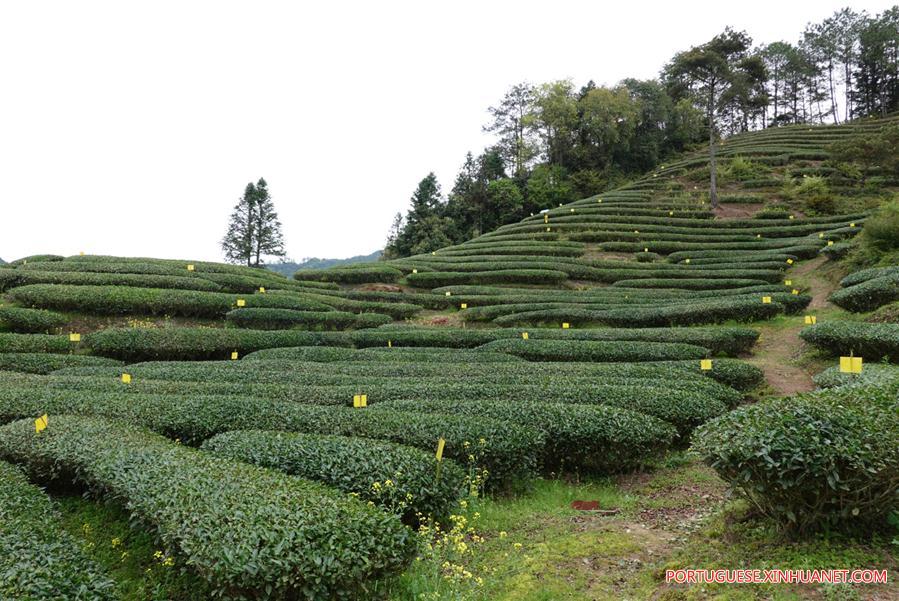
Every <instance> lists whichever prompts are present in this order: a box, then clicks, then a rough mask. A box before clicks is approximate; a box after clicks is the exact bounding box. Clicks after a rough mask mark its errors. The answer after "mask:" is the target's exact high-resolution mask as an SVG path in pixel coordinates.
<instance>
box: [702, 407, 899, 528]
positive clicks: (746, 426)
mask: <svg viewBox="0 0 899 601" xmlns="http://www.w3.org/2000/svg"><path fill="white" fill-rule="evenodd" d="M897 423H899V422H897V421H896V419H895V414H888V413H886V412H885V411H883V410H880V409H877V408H876V407H873V406H870V405H865V404H844V403H840V402H827V401H826V399H824V398H816V399H804V398H802V397H797V398H785V399H779V400H775V401H767V402H763V403H758V404H755V405H750V406H747V407H743V408H741V409H738V410H736V411H734V412H731V413H729V414H727V415H725V416H722V417H719V418H718V419H716V420H714V421H712V422H710V423H708V424H706V425H704V426H702V427H700V429H699V430H698V431H697V432H696V433H695V435H694V448H695V450H696V451H698V452H699V453H700V454H701V455H702V456H703V457H704V459H705V461H706V462H707V463H708V464H709V465H710V466H712V467H713V468H715V470H716V471H717V472H718V474H719V475H720V476H721V477H722V478H724V479H725V480H727V481H728V482H729V483H730V484H731V485H732V486H734V487H735V488H737V489H738V490H739V491H740V492H741V493H742V495H743V496H745V497H746V498H747V499H748V500H749V501H750V502H751V503H752V504H753V505H754V506H755V507H756V508H757V509H758V510H759V511H761V512H762V513H763V514H764V515H767V516H769V517H771V518H772V519H774V520H776V521H777V522H778V523H780V524H781V525H782V526H783V527H784V528H786V529H790V530H795V531H798V532H807V531H809V530H813V529H825V528H846V529H867V530H870V529H871V528H872V527H873V528H876V527H878V526H881V525H882V524H883V522H884V520H885V518H886V515H887V514H888V512H889V511H890V510H891V509H893V508H894V507H895V501H896V499H895V491H896V487H897V486H899V426H897Z"/></svg>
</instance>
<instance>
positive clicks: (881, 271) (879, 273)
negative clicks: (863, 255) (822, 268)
mask: <svg viewBox="0 0 899 601" xmlns="http://www.w3.org/2000/svg"><path fill="white" fill-rule="evenodd" d="M896 274H899V265H895V266H891V267H872V268H870V269H862V270H860V271H856V272H854V273H850V274H849V275H847V276H846V277H845V278H843V279H842V280H840V286H842V287H843V288H848V287H849V286H855V285H856V284H861V283H862V282H866V281H868V280H871V279H874V278H881V277H884V276H888V275H896Z"/></svg>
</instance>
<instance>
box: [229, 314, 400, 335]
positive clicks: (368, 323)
mask: <svg viewBox="0 0 899 601" xmlns="http://www.w3.org/2000/svg"><path fill="white" fill-rule="evenodd" d="M225 319H226V320H227V321H229V322H230V323H232V324H234V325H235V326H237V327H239V328H252V329H256V330H288V329H291V328H306V329H318V330H345V329H348V328H376V327H378V326H381V325H384V324H385V323H390V322H392V321H393V318H392V317H390V316H389V315H381V314H380V313H346V312H345V311H324V312H319V311H294V310H293V309H234V310H233V311H229V312H228V313H226V314H225Z"/></svg>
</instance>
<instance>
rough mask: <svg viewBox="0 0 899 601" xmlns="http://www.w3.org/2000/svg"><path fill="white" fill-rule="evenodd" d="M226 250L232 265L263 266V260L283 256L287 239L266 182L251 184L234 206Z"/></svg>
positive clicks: (223, 248) (226, 255)
mask: <svg viewBox="0 0 899 601" xmlns="http://www.w3.org/2000/svg"><path fill="white" fill-rule="evenodd" d="M222 251H223V252H224V253H225V260H226V261H228V262H229V263H243V264H246V266H247V267H261V266H262V257H263V256H266V255H269V256H276V257H283V256H284V255H285V251H284V236H283V234H282V233H281V222H280V221H279V220H278V214H277V213H276V212H275V205H274V203H273V202H272V199H271V196H270V195H269V192H268V184H267V183H266V181H265V180H264V179H261V178H260V180H259V182H258V183H257V184H255V185H254V184H253V183H252V182H250V183H249V184H247V187H246V188H245V189H244V193H243V196H242V197H241V198H240V200H238V201H237V204H236V205H235V206H234V211H233V212H232V213H231V221H230V223H229V224H228V232H227V233H226V234H225V237H224V238H223V239H222Z"/></svg>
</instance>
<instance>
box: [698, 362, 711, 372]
mask: <svg viewBox="0 0 899 601" xmlns="http://www.w3.org/2000/svg"><path fill="white" fill-rule="evenodd" d="M699 369H701V370H703V371H708V370H710V369H712V360H711V359H700V360H699Z"/></svg>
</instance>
